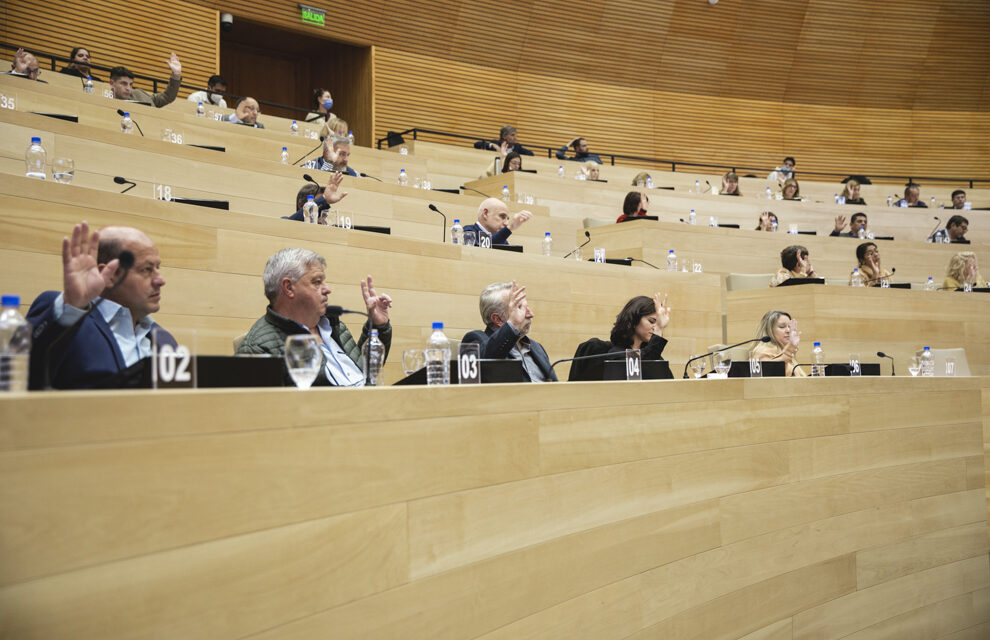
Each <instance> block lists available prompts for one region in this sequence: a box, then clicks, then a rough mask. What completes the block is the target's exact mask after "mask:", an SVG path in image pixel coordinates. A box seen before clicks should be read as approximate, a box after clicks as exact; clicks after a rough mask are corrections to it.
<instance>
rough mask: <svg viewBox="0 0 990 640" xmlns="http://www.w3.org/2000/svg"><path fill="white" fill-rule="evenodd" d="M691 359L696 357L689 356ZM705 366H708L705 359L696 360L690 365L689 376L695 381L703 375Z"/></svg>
mask: <svg viewBox="0 0 990 640" xmlns="http://www.w3.org/2000/svg"><path fill="white" fill-rule="evenodd" d="M691 357H692V358H694V357H696V356H691ZM707 366H708V363H707V358H698V359H697V360H695V361H694V362H692V363H691V365H690V368H689V370H690V371H691V375H692V376H694V378H695V379H696V380H697V379H698V378H700V377H701V376H703V375H705V369H706V368H707Z"/></svg>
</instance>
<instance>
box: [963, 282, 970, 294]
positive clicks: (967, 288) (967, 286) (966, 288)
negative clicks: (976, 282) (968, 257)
mask: <svg viewBox="0 0 990 640" xmlns="http://www.w3.org/2000/svg"><path fill="white" fill-rule="evenodd" d="M962 289H963V293H973V283H972V282H964V283H963V287H962Z"/></svg>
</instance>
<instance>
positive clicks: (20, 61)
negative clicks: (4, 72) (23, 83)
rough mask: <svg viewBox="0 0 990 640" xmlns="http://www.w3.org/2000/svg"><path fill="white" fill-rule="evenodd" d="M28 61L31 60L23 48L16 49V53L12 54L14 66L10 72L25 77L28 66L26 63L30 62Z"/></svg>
mask: <svg viewBox="0 0 990 640" xmlns="http://www.w3.org/2000/svg"><path fill="white" fill-rule="evenodd" d="M30 60H31V54H29V53H28V52H27V51H25V50H24V49H23V48H22V49H18V50H17V52H16V53H14V64H13V66H12V67H11V71H13V72H14V73H20V74H25V75H26V74H27V73H28V66H29V64H28V63H29V62H30Z"/></svg>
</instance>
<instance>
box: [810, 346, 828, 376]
mask: <svg viewBox="0 0 990 640" xmlns="http://www.w3.org/2000/svg"><path fill="white" fill-rule="evenodd" d="M811 355H812V359H813V360H814V362H815V364H813V365H811V375H813V376H815V377H818V378H824V377H825V352H824V351H823V350H822V343H821V342H816V343H815V348H814V349H812V350H811Z"/></svg>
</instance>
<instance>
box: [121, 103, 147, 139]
mask: <svg viewBox="0 0 990 640" xmlns="http://www.w3.org/2000/svg"><path fill="white" fill-rule="evenodd" d="M117 115H118V116H120V117H121V118H123V117H124V110H123V109H117ZM131 122H133V123H134V126H135V127H137V130H138V133H140V134H141V137H142V138H143V137H144V131H141V125H139V124H138V123H137V120H135V119H134V118H131Z"/></svg>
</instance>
